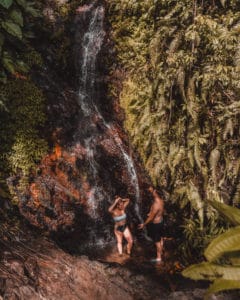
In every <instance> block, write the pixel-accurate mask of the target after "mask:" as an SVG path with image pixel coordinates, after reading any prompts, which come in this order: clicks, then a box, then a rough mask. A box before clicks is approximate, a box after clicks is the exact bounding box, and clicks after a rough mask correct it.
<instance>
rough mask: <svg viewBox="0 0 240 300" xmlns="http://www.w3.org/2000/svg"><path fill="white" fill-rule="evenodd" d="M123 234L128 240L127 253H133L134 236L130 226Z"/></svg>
mask: <svg viewBox="0 0 240 300" xmlns="http://www.w3.org/2000/svg"><path fill="white" fill-rule="evenodd" d="M123 236H124V237H125V239H126V240H127V254H131V250H132V245H133V238H132V234H131V232H130V230H129V228H128V227H127V228H126V229H125V230H124V232H123Z"/></svg>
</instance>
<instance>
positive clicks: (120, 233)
mask: <svg viewBox="0 0 240 300" xmlns="http://www.w3.org/2000/svg"><path fill="white" fill-rule="evenodd" d="M148 190H149V192H150V193H151V194H152V196H153V202H152V204H151V207H150V210H149V213H148V215H147V219H146V220H145V222H144V223H142V224H139V225H138V229H143V228H144V227H145V226H146V227H147V232H148V235H149V236H150V238H151V239H152V240H153V242H154V243H155V246H156V258H154V259H152V260H151V261H152V262H161V260H162V257H161V255H162V250H163V212H164V202H163V200H162V199H161V197H160V196H159V195H158V193H157V191H156V190H155V189H154V188H153V187H152V186H151V187H149V189H148ZM129 201H130V200H129V199H128V198H126V199H123V198H121V197H119V196H116V197H115V200H114V202H113V204H112V205H111V206H110V207H109V209H108V211H109V213H110V214H111V215H112V217H113V220H114V222H115V225H114V233H115V236H116V239H117V248H118V253H119V254H120V255H122V253H123V238H125V239H126V240H127V254H128V255H130V254H131V250H132V245H133V238H132V234H131V231H130V229H129V227H128V225H127V215H126V212H125V210H126V208H127V206H128V204H129Z"/></svg>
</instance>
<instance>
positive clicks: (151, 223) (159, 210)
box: [138, 186, 164, 262]
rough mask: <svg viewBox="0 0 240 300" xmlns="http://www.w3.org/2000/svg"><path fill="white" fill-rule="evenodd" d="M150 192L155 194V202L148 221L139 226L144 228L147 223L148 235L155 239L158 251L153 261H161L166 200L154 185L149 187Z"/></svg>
mask: <svg viewBox="0 0 240 300" xmlns="http://www.w3.org/2000/svg"><path fill="white" fill-rule="evenodd" d="M149 192H150V193H151V194H152V195H153V203H152V205H151V208H150V211H149V213H148V217H147V219H146V221H145V222H144V223H143V224H140V225H139V226H138V228H139V229H143V228H144V227H145V226H146V225H147V231H148V235H149V236H150V237H151V239H152V240H153V241H154V243H155V246H156V251H157V256H156V258H155V259H153V260H152V261H153V262H161V260H162V256H161V255H162V250H163V212H164V202H163V200H162V199H161V198H160V196H159V195H158V193H157V191H156V190H155V189H154V188H153V187H152V186H151V187H150V188H149Z"/></svg>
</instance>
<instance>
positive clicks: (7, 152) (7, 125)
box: [0, 80, 47, 175]
mask: <svg viewBox="0 0 240 300" xmlns="http://www.w3.org/2000/svg"><path fill="white" fill-rule="evenodd" d="M0 96H1V97H4V98H6V99H7V100H8V102H7V104H6V105H7V109H8V112H2V113H0V116H1V119H2V120H3V122H2V123H1V125H0V137H1V141H2V144H1V146H0V147H1V148H0V153H1V156H2V157H3V158H5V159H3V160H1V169H3V170H5V171H6V170H9V172H18V171H22V173H23V174H24V175H28V173H29V171H30V169H31V168H32V167H33V166H34V165H35V164H36V162H38V161H39V160H40V159H41V158H42V156H43V155H44V154H45V153H46V151H47V143H46V141H45V140H43V139H42V138H41V137H40V133H39V129H40V128H41V127H42V126H43V125H44V122H45V113H44V102H45V99H44V96H43V94H42V92H41V91H40V90H39V89H38V88H37V87H36V86H35V85H34V84H33V83H32V82H31V81H27V80H24V81H23V80H8V82H7V83H6V84H4V85H3V84H2V85H1V92H0Z"/></svg>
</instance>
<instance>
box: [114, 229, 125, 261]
mask: <svg viewBox="0 0 240 300" xmlns="http://www.w3.org/2000/svg"><path fill="white" fill-rule="evenodd" d="M114 233H115V236H116V239H117V249H118V253H119V254H120V255H122V240H123V234H122V233H121V232H120V231H117V230H116V229H115V230H114Z"/></svg>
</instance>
